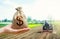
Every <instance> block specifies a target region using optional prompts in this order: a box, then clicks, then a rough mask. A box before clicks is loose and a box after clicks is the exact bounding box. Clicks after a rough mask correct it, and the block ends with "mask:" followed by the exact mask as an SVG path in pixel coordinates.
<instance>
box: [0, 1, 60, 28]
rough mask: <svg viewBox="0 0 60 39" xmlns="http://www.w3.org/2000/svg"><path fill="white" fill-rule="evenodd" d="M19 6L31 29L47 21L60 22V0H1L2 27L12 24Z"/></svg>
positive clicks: (0, 15)
mask: <svg viewBox="0 0 60 39" xmlns="http://www.w3.org/2000/svg"><path fill="white" fill-rule="evenodd" d="M19 6H20V7H22V11H23V12H24V14H25V15H26V17H27V22H28V25H29V27H31V28H32V27H33V26H34V27H36V25H39V26H41V25H42V24H43V23H44V21H45V20H47V21H49V22H51V21H52V22H54V21H59V20H60V0H0V27H2V26H6V25H8V24H11V23H12V18H13V15H14V13H15V12H16V10H15V8H16V7H19Z"/></svg>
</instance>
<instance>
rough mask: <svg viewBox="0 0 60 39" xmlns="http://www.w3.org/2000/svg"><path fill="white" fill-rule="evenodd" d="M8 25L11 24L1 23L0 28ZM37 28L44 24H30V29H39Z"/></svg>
mask: <svg viewBox="0 0 60 39" xmlns="http://www.w3.org/2000/svg"><path fill="white" fill-rule="evenodd" d="M8 24H9V23H5V22H1V23H0V28H1V27H4V26H6V25H8ZM10 24H11V23H10ZM37 26H42V24H28V27H29V28H35V27H37Z"/></svg>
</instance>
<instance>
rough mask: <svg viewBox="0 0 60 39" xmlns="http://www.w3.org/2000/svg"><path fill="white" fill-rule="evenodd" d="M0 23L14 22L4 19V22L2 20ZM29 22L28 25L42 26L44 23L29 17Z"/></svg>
mask: <svg viewBox="0 0 60 39" xmlns="http://www.w3.org/2000/svg"><path fill="white" fill-rule="evenodd" d="M0 22H12V20H8V19H7V18H6V19H3V20H0ZM27 22H28V24H39V23H41V24H42V23H43V22H44V21H40V20H36V19H32V18H31V17H28V18H27Z"/></svg>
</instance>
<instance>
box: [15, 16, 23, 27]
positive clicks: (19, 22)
mask: <svg viewBox="0 0 60 39" xmlns="http://www.w3.org/2000/svg"><path fill="white" fill-rule="evenodd" d="M16 19H17V23H16V24H17V25H18V26H21V25H23V21H22V20H20V18H19V17H18V16H17V18H16Z"/></svg>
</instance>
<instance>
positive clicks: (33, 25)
mask: <svg viewBox="0 0 60 39" xmlns="http://www.w3.org/2000/svg"><path fill="white" fill-rule="evenodd" d="M28 26H29V28H35V27H38V26H42V24H29V25H28Z"/></svg>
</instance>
